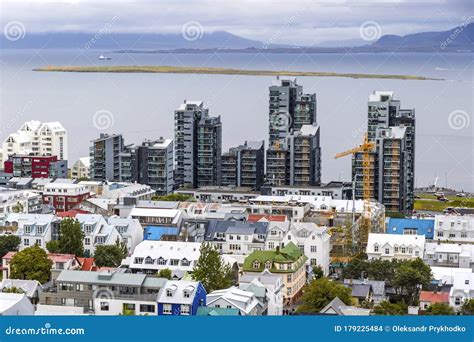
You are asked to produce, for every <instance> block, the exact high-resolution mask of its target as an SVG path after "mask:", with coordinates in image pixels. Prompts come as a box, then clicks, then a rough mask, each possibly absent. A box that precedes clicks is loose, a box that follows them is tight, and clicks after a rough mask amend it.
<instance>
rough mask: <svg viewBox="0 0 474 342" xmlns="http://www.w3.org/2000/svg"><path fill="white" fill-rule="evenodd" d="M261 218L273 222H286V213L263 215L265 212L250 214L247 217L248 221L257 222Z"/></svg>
mask: <svg viewBox="0 0 474 342" xmlns="http://www.w3.org/2000/svg"><path fill="white" fill-rule="evenodd" d="M261 219H265V220H267V221H273V222H286V221H287V220H288V218H287V217H286V215H265V214H250V215H249V217H248V218H247V221H249V222H258V221H260V220H261Z"/></svg>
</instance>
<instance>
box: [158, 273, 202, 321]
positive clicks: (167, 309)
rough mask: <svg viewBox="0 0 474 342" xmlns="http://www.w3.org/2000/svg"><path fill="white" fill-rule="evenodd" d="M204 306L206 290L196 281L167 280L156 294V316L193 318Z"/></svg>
mask: <svg viewBox="0 0 474 342" xmlns="http://www.w3.org/2000/svg"><path fill="white" fill-rule="evenodd" d="M205 306H206V289H205V288H204V286H202V284H201V283H200V282H198V281H185V280H180V281H176V280H169V281H167V282H166V284H165V286H163V287H162V288H161V290H160V292H159V294H158V315H173V316H195V315H196V314H197V311H198V308H200V307H205Z"/></svg>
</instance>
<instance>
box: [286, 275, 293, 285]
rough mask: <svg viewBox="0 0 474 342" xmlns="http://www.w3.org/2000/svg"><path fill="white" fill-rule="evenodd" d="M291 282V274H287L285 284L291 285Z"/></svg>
mask: <svg viewBox="0 0 474 342" xmlns="http://www.w3.org/2000/svg"><path fill="white" fill-rule="evenodd" d="M292 280H293V277H292V274H288V275H287V276H286V282H287V283H291V282H292Z"/></svg>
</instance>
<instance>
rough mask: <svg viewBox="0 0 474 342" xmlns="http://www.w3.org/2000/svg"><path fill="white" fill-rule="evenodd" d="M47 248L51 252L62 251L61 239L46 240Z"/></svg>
mask: <svg viewBox="0 0 474 342" xmlns="http://www.w3.org/2000/svg"><path fill="white" fill-rule="evenodd" d="M46 249H47V250H48V252H50V253H60V252H61V246H60V243H59V240H51V241H48V242H46Z"/></svg>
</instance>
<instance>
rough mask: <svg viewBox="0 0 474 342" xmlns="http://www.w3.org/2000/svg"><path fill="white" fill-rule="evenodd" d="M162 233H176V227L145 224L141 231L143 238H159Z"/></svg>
mask: <svg viewBox="0 0 474 342" xmlns="http://www.w3.org/2000/svg"><path fill="white" fill-rule="evenodd" d="M163 235H178V228H176V227H159V226H147V227H145V229H144V231H143V240H155V241H158V240H161V237H162V236H163Z"/></svg>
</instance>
